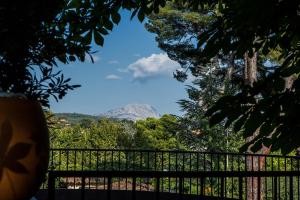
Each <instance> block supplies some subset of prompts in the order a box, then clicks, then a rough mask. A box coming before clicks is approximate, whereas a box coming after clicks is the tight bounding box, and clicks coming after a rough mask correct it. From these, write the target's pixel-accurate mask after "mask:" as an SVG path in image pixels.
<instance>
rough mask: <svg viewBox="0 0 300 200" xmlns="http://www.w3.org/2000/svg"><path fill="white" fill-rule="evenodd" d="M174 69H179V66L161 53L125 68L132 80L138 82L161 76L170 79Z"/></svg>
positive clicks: (141, 59) (139, 60)
mask: <svg viewBox="0 0 300 200" xmlns="http://www.w3.org/2000/svg"><path fill="white" fill-rule="evenodd" d="M176 69H180V65H179V64H178V63H177V62H175V61H173V60H171V59H170V58H169V57H168V55H167V54H163V53H160V54H152V55H151V56H149V57H143V58H140V59H138V60H137V61H135V62H134V63H132V64H130V65H129V66H128V67H127V70H128V71H129V72H131V73H132V74H133V78H134V79H135V80H139V81H146V80H148V79H152V78H156V77H162V76H165V77H172V75H173V72H175V70H176Z"/></svg>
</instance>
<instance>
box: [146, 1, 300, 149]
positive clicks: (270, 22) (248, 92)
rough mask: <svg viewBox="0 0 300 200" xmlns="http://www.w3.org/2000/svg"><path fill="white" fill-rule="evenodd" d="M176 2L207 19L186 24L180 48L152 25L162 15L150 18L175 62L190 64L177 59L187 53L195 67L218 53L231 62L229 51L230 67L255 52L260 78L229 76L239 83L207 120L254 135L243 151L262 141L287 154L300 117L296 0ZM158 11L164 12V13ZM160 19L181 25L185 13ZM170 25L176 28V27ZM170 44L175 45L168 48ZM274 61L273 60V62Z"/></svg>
mask: <svg viewBox="0 0 300 200" xmlns="http://www.w3.org/2000/svg"><path fill="white" fill-rule="evenodd" d="M176 2H177V4H178V5H181V6H183V7H184V8H186V9H185V11H189V10H193V11H195V13H196V14H200V15H201V14H205V11H208V12H206V14H208V15H209V16H210V17H211V20H210V21H209V23H206V24H205V26H204V27H203V26H201V24H200V26H199V27H200V28H201V29H200V30H196V29H194V30H192V32H190V29H188V28H187V33H188V35H186V36H185V37H182V40H181V41H183V43H182V44H180V43H178V44H179V45H178V46H175V45H173V44H174V43H172V42H173V41H174V40H178V38H176V37H174V36H173V35H172V34H168V35H167V37H169V38H173V40H169V41H168V40H166V39H165V38H166V37H164V35H163V34H162V33H164V32H165V31H162V32H160V31H158V29H155V27H156V26H157V25H159V24H156V21H159V20H162V19H159V17H156V16H154V17H153V20H152V21H151V23H152V24H151V23H150V28H148V29H149V30H150V31H151V32H155V33H156V34H158V36H159V38H162V40H158V42H159V44H160V47H162V48H165V49H166V51H167V52H171V53H169V56H170V57H171V58H172V59H174V58H175V59H174V60H177V61H179V62H180V64H181V65H183V66H188V67H189V66H190V65H189V64H190V63H188V62H181V59H182V58H185V57H186V58H189V60H190V61H193V60H194V57H196V58H197V62H198V65H200V66H207V65H208V64H209V63H210V62H211V59H214V58H216V57H218V58H219V59H220V60H221V61H222V62H223V61H224V60H226V59H224V58H226V57H227V58H228V61H230V55H234V58H233V60H232V61H234V62H227V63H231V66H233V67H235V66H236V65H240V66H243V65H244V64H243V60H244V54H245V53H246V52H248V54H249V56H250V57H251V56H252V55H253V50H255V52H258V55H259V61H258V70H260V74H258V81H257V82H256V83H255V84H254V85H253V87H250V86H247V85H244V83H243V80H242V79H241V78H237V79H236V78H234V77H233V79H232V80H233V81H234V82H235V83H238V84H239V86H240V90H239V91H238V92H236V93H235V94H231V95H230V97H224V98H221V99H220V100H219V101H218V102H217V103H216V104H215V105H214V106H213V107H212V108H211V109H210V110H209V111H208V112H207V116H209V117H210V124H211V125H215V124H218V123H221V122H222V123H226V126H230V125H231V124H235V125H234V130H235V131H242V132H243V133H244V136H245V137H248V136H252V135H254V134H256V135H255V137H254V139H253V140H252V141H250V142H249V143H248V144H247V145H246V146H244V148H243V150H245V149H247V148H248V147H249V146H251V145H252V144H255V145H254V146H255V147H253V149H252V150H253V151H254V150H257V149H259V147H262V145H264V146H266V147H271V149H272V150H274V151H275V150H279V149H280V150H281V151H282V153H289V152H291V151H292V150H293V149H296V148H297V147H298V146H300V142H299V139H298V138H299V135H298V134H297V132H298V131H299V124H300V121H299V120H298V119H299V117H297V113H299V110H300V104H299V96H300V95H299V88H300V84H299V80H298V74H299V72H300V67H299V65H300V45H299V44H300V37H299V35H300V32H299V30H300V28H299V26H300V23H299V21H300V15H299V6H300V3H299V1H297V0H292V1H290V0H283V1H272V0H267V1H263V2H262V1H258V0H255V1H246V0H245V1H240V0H224V1H192V0H190V1H189V0H186V1H176ZM181 14H182V13H181ZM196 14H195V15H196ZM162 15H164V13H163V12H162ZM182 16H184V13H183V14H182ZM163 18H165V19H166V20H167V21H168V22H170V25H169V24H168V23H163V24H168V26H166V29H168V27H170V26H172V24H175V27H177V28H178V29H179V28H182V24H184V20H178V19H182V18H183V17H181V18H178V15H174V17H173V16H169V17H168V16H167V15H166V16H164V17H163ZM202 18H203V17H202ZM174 22H176V23H177V24H178V26H177V25H176V23H174ZM158 27H159V26H158ZM185 27H187V26H185ZM160 28H161V27H160ZM171 28H173V29H174V26H173V27H171ZM161 30H163V28H162V29H161ZM174 30H176V29H174ZM182 30H184V29H182ZM169 32H170V31H169ZM170 33H171V32H170ZM174 33H175V34H178V33H179V34H181V36H184V31H181V32H180V30H179V32H176V31H174ZM193 35H196V36H197V37H196V39H195V42H192V43H189V42H187V41H189V38H191V37H193ZM174 38H175V39H174ZM185 39H187V40H185ZM164 44H166V46H164ZM191 44H192V46H191ZM171 45H173V47H175V48H173V49H170V48H169V47H170V46H171ZM195 45H196V48H195ZM177 47H178V48H177ZM186 47H188V48H186ZM176 49H177V50H178V49H179V51H180V50H181V53H179V54H178V53H177V52H175V50H176ZM182 49H183V50H182ZM173 52H175V54H177V57H176V56H173ZM183 53H185V54H183ZM220 56H221V57H220ZM266 60H269V61H272V66H264V64H265V62H264V61H266ZM274 60H275V61H276V62H273V61H274ZM225 63H226V62H225ZM224 66H225V67H229V66H230V65H226V64H225V65H224ZM194 69H197V67H193V66H192V67H191V68H190V70H191V72H192V73H193V74H194V71H193V70H194ZM236 69H238V68H236ZM239 73H240V72H239ZM179 75H180V76H179V77H183V79H184V78H186V76H185V71H184V72H179ZM240 75H242V74H240ZM290 76H292V78H291V77H290ZM240 77H241V76H240ZM287 77H290V78H291V79H292V83H291V86H290V87H287V85H286V83H285V82H284V81H283V79H285V80H286V78H287ZM260 129H262V130H260ZM257 133H258V134H257Z"/></svg>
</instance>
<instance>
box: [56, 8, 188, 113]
mask: <svg viewBox="0 0 300 200" xmlns="http://www.w3.org/2000/svg"><path fill="white" fill-rule="evenodd" d="M154 37H155V35H153V34H151V33H148V32H147V31H146V30H145V28H144V25H143V24H141V23H140V22H139V21H138V20H137V19H133V20H132V21H130V14H129V13H127V12H122V20H121V22H120V24H119V25H118V26H116V27H114V30H113V31H112V32H111V33H110V34H109V35H108V36H106V37H105V43H104V47H102V48H100V47H97V48H94V50H97V53H95V54H94V59H95V63H94V64H92V63H91V62H90V61H89V60H87V61H86V62H85V63H72V64H69V65H65V66H60V68H61V69H62V70H63V72H64V74H65V76H67V77H71V78H72V83H74V84H81V85H82V87H81V88H79V89H76V90H74V91H71V92H69V94H67V96H66V97H65V98H64V99H63V100H61V101H59V102H58V103H56V102H55V101H51V110H52V111H54V112H76V113H85V114H93V115H95V114H100V113H103V112H106V111H108V110H110V109H113V108H118V107H122V106H124V105H126V104H129V103H145V104H149V105H152V106H154V107H155V108H156V109H157V110H158V112H159V113H160V114H164V113H171V114H176V115H180V114H181V111H180V108H179V106H178V104H177V103H176V101H178V100H179V99H182V98H186V92H185V89H184V88H185V85H184V84H183V83H180V82H178V81H176V80H175V79H174V78H173V77H172V73H173V71H174V70H176V69H178V68H179V65H178V64H177V63H175V62H174V61H171V60H170V59H169V58H168V57H167V56H166V54H165V53H164V52H162V51H161V50H160V49H159V48H158V47H157V43H156V42H155V38H154Z"/></svg>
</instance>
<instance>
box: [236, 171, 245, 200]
mask: <svg viewBox="0 0 300 200" xmlns="http://www.w3.org/2000/svg"><path fill="white" fill-rule="evenodd" d="M238 180H239V199H240V200H242V199H243V177H241V176H240V177H239V179H238ZM246 197H247V195H246Z"/></svg>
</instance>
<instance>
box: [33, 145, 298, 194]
mask: <svg viewBox="0 0 300 200" xmlns="http://www.w3.org/2000/svg"><path fill="white" fill-rule="evenodd" d="M49 164H50V166H49V174H48V180H47V182H45V183H44V185H43V186H42V188H41V190H40V192H39V193H38V195H37V196H38V197H40V198H41V199H47V198H48V199H51V200H52V199H81V200H83V199H84V200H90V199H91V200H92V199H107V200H117V199H128V200H129V199H132V200H138V199H143V200H147V199H149V200H150V199H161V200H165V199H190V200H194V199H253V200H254V199H299V198H300V179H299V177H300V171H299V168H300V167H299V164H300V163H299V158H298V157H295V156H278V155H259V154H239V153H211V152H195V151H152V150H114V149H52V150H51V152H50V163H49Z"/></svg>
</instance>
